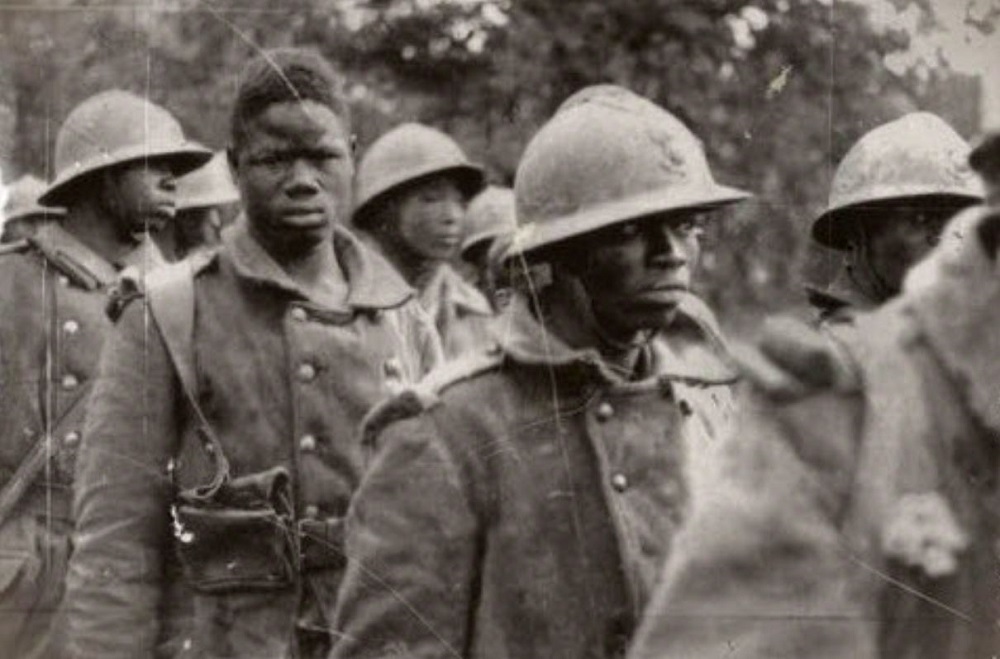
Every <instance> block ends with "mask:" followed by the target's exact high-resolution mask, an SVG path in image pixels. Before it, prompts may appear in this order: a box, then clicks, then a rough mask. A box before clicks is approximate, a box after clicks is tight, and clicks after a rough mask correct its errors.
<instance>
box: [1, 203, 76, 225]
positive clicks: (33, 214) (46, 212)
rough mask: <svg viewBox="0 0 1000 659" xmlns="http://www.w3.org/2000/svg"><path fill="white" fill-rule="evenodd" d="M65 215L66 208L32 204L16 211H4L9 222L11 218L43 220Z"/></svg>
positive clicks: (5, 218)
mask: <svg viewBox="0 0 1000 659" xmlns="http://www.w3.org/2000/svg"><path fill="white" fill-rule="evenodd" d="M64 215H66V210H65V209H63V208H49V207H47V206H32V207H30V208H24V209H21V210H17V211H14V212H4V220H6V221H8V222H9V221H11V220H32V221H42V220H51V219H55V218H59V217H63V216H64Z"/></svg>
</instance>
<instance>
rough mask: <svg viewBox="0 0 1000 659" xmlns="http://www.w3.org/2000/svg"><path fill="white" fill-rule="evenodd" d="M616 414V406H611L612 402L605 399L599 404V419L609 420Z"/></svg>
mask: <svg viewBox="0 0 1000 659" xmlns="http://www.w3.org/2000/svg"><path fill="white" fill-rule="evenodd" d="M614 414H615V408H613V407H611V403H609V402H607V401H604V402H603V403H601V404H600V405H598V406H597V420H598V421H607V420H608V419H610V418H611V417H612V416H614Z"/></svg>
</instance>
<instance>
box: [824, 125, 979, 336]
mask: <svg viewBox="0 0 1000 659" xmlns="http://www.w3.org/2000/svg"><path fill="white" fill-rule="evenodd" d="M968 153H969V146H968V144H967V143H966V142H965V140H963V139H962V138H961V137H960V136H959V135H958V134H957V133H956V132H955V131H954V129H952V127H951V126H949V125H948V124H946V123H945V122H944V121H943V120H941V119H940V118H939V117H937V116H935V115H933V114H930V113H927V112H917V113H912V114H908V115H906V116H904V117H902V118H901V119H897V120H896V121H892V122H890V123H887V124H884V125H882V126H879V127H878V128H875V129H874V130H872V131H870V132H869V133H867V134H866V135H864V136H863V137H862V138H861V139H860V140H858V142H857V143H856V144H855V145H854V146H853V147H852V148H851V149H850V150H849V151H848V152H847V155H846V156H844V159H843V160H842V161H841V162H840V165H839V166H838V167H837V171H836V172H835V174H834V177H833V183H832V186H831V190H830V200H829V204H828V205H827V207H826V210H824V211H823V213H822V214H820V216H819V217H817V218H816V220H815V221H814V222H813V225H812V237H813V239H814V240H815V241H816V242H817V243H819V244H820V245H823V246H824V247H829V248H830V249H834V250H837V251H839V252H841V253H842V254H843V255H844V263H843V265H842V267H841V269H840V271H839V273H838V274H837V275H836V277H835V278H834V280H833V282H832V283H831V284H830V285H829V286H827V287H826V288H825V289H819V288H816V287H812V286H807V287H806V291H807V293H808V295H809V301H810V303H811V304H812V305H813V306H814V307H815V308H816V309H817V311H818V313H819V317H820V320H821V321H834V322H837V321H848V320H849V319H850V317H851V316H852V315H853V314H854V313H855V312H857V311H864V310H870V309H874V308H875V307H878V306H880V305H881V304H883V303H885V302H886V301H887V300H888V299H890V298H892V297H894V296H895V295H897V294H898V293H899V291H900V289H901V288H902V284H903V278H904V277H905V276H906V273H907V271H908V270H909V269H910V267H912V266H913V264H915V263H916V262H917V261H919V260H920V259H921V258H922V257H923V256H924V255H925V254H926V253H927V252H928V251H929V250H930V248H931V247H932V246H933V245H934V243H935V242H936V241H937V240H938V238H939V237H940V235H941V229H942V228H943V227H944V225H945V223H946V222H947V221H948V220H949V219H950V218H951V217H953V216H954V215H955V213H957V212H958V211H959V210H961V209H962V208H965V207H967V206H970V205H972V204H975V203H978V202H979V201H981V199H982V193H981V190H980V188H979V186H978V184H977V181H976V180H975V176H973V174H972V172H971V171H970V170H969V167H968V164H967V162H966V159H967V157H968Z"/></svg>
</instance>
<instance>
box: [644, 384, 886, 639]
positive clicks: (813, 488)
mask: <svg viewBox="0 0 1000 659" xmlns="http://www.w3.org/2000/svg"><path fill="white" fill-rule="evenodd" d="M741 403H744V404H743V405H742V406H741V409H740V411H739V412H738V413H737V414H738V416H737V419H736V423H735V427H736V428H738V429H739V431H738V432H735V433H732V434H730V435H728V436H727V437H726V438H724V439H723V440H722V441H724V442H725V444H724V445H722V446H721V447H720V449H719V452H718V454H717V455H716V456H715V457H716V459H714V460H713V461H712V464H711V465H710V466H709V469H711V471H709V472H708V473H706V474H703V475H702V476H703V477H699V478H697V479H695V481H694V482H693V483H692V513H691V518H690V519H689V521H688V522H687V524H686V526H685V527H684V529H683V530H682V532H681V533H680V534H679V536H678V538H677V541H676V544H675V546H674V550H673V554H672V556H671V558H669V559H668V561H667V563H666V565H665V568H664V572H663V575H662V578H661V580H660V582H659V586H658V590H657V592H656V593H655V595H654V597H653V600H652V602H651V604H650V606H649V609H648V610H647V613H646V615H645V617H644V620H643V623H642V625H641V627H640V630H639V632H638V633H637V635H636V638H635V640H634V643H633V645H632V648H631V651H630V654H629V655H628V656H629V659H654V658H655V659H682V658H684V659H686V658H689V657H722V656H730V655H731V656H734V657H735V656H738V657H741V658H742V659H793V658H800V657H810V658H811V659H835V658H836V659H839V658H842V657H853V658H858V659H874V658H875V657H876V656H877V654H876V650H875V641H876V633H877V630H876V628H875V624H876V621H875V620H874V617H875V616H874V615H873V613H872V609H871V608H870V601H868V599H867V598H866V597H865V596H864V594H863V593H861V592H859V588H858V585H859V584H857V583H855V582H854V579H856V578H857V575H858V574H859V572H860V571H859V570H858V566H857V565H854V564H853V563H852V562H851V558H850V557H851V556H852V552H850V551H848V550H847V544H848V543H847V542H846V541H845V539H844V538H843V536H842V533H841V530H840V528H839V527H840V524H839V519H840V517H841V513H842V511H843V508H844V506H845V500H846V498H847V496H848V492H849V491H850V483H851V477H852V461H853V459H854V456H855V454H856V446H855V441H856V437H857V424H858V423H860V421H859V419H860V417H859V415H860V408H859V406H858V404H857V400H856V399H854V398H852V397H850V396H846V395H838V394H834V393H831V392H825V393H819V394H815V395H812V396H809V397H808V398H806V399H804V400H800V401H796V402H793V403H790V404H782V405H779V404H776V403H774V402H772V401H769V400H768V399H767V398H766V397H757V398H753V397H751V398H750V399H749V400H741ZM860 590H862V591H863V590H864V588H863V587H861V588H860ZM866 602H868V603H867V604H866Z"/></svg>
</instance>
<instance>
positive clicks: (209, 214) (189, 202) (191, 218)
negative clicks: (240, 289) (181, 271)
mask: <svg viewBox="0 0 1000 659" xmlns="http://www.w3.org/2000/svg"><path fill="white" fill-rule="evenodd" d="M239 201H240V192H239V190H237V189H236V184H235V183H233V177H232V174H230V172H229V163H227V162H226V154H225V152H224V151H219V152H218V153H216V154H215V156H213V157H212V159H211V160H210V161H208V163H207V164H206V165H204V166H203V167H200V168H198V169H196V170H195V171H193V172H191V173H190V174H187V175H186V176H182V177H181V178H179V179H178V180H177V215H176V217H174V221H173V222H171V223H170V225H169V226H167V227H165V228H164V230H163V231H161V232H160V233H159V234H157V236H156V241H157V244H158V245H160V247H161V248H162V249H163V252H164V254H165V256H166V257H167V258H168V259H169V260H171V261H177V260H179V259H182V258H184V257H186V256H189V255H190V254H191V253H192V252H195V251H197V250H201V249H208V248H211V247H214V246H216V245H218V244H219V242H220V240H221V234H222V228H223V227H224V226H226V225H228V224H230V223H231V221H232V220H233V219H235V214H236V213H238V212H239V211H238V208H237V206H238V204H239Z"/></svg>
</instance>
